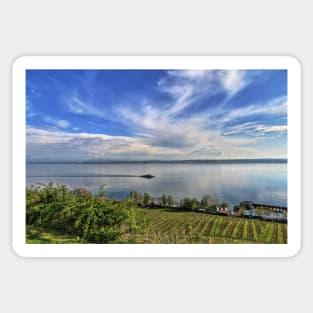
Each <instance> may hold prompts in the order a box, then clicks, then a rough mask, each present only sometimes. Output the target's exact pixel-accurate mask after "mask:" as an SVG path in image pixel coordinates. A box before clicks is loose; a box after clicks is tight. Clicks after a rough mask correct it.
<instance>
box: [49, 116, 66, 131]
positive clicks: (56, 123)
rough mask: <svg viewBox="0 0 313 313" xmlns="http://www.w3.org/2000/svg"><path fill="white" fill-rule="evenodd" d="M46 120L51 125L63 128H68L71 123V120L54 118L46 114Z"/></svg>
mask: <svg viewBox="0 0 313 313" xmlns="http://www.w3.org/2000/svg"><path fill="white" fill-rule="evenodd" d="M44 121H45V122H46V123H47V124H49V125H52V126H55V127H57V128H62V129H67V128H69V127H70V125H71V124H70V122H69V121H66V120H59V119H54V118H51V117H49V116H46V117H45V118H44Z"/></svg>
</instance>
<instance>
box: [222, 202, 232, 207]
mask: <svg viewBox="0 0 313 313" xmlns="http://www.w3.org/2000/svg"><path fill="white" fill-rule="evenodd" d="M221 207H222V208H230V203H229V202H222V203H221Z"/></svg>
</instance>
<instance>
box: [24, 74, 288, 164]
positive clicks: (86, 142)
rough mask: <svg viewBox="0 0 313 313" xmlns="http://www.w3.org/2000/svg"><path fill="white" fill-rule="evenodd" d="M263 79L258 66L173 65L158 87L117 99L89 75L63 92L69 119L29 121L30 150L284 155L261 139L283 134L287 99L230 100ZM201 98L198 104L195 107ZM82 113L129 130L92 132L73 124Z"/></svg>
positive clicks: (121, 155) (138, 155)
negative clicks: (100, 92) (101, 94)
mask: <svg viewBox="0 0 313 313" xmlns="http://www.w3.org/2000/svg"><path fill="white" fill-rule="evenodd" d="M92 79H93V77H92ZM259 79H262V73H259V72H257V71H252V72H251V71H245V70H229V71H227V70H214V71H212V70H210V71H209V70H208V71H207V70H170V71H167V72H166V73H165V75H164V76H163V77H162V78H161V79H158V80H157V82H156V81H155V85H153V86H152V87H151V89H153V93H151V94H146V93H145V92H144V91H143V90H140V89H138V92H137V93H136V96H135V97H134V96H132V94H129V95H126V96H125V95H124V96H123V97H122V96H121V97H120V98H119V97H118V98H119V102H118V103H116V102H114V101H112V98H108V99H106V98H103V97H97V94H96V91H95V90H94V89H93V84H92V80H91V78H88V77H87V78H86V79H85V78H83V79H80V80H79V84H80V86H81V89H78V88H74V87H73V86H71V88H68V89H66V90H63V92H60V93H61V95H62V99H61V100H62V104H63V106H62V110H63V111H66V114H67V115H66V117H65V116H64V118H63V117H62V118H51V117H50V116H49V115H46V116H45V117H44V121H45V123H46V124H47V127H46V128H43V127H42V126H40V127H38V126H37V127H28V129H27V143H28V148H29V149H30V150H29V151H31V154H32V155H33V156H36V157H38V158H39V157H40V155H44V153H46V154H47V151H50V150H51V149H52V148H53V147H54V148H55V149H56V151H58V155H59V157H61V156H62V157H63V158H65V157H67V155H77V156H78V155H79V156H80V158H94V157H96V158H97V157H98V158H106V159H151V158H171V159H191V158H199V159H201V158H204V159H205V158H231V157H236V158H237V157H238V158H240V157H262V156H264V157H275V156H276V157H281V156H282V155H281V154H279V153H282V151H283V149H281V147H280V150H278V148H277V149H276V150H275V147H271V150H270V151H266V149H264V144H265V142H266V140H268V139H267V138H269V137H273V138H274V136H276V135H277V136H278V135H279V134H284V133H286V130H287V126H286V125H285V123H284V118H286V116H287V97H286V96H279V97H277V96H276V97H272V98H268V99H267V100H260V101H254V102H250V101H243V102H242V103H239V104H238V105H236V106H234V105H232V100H233V99H235V97H237V98H236V101H237V102H238V101H239V102H240V100H241V98H240V99H239V100H238V95H241V94H242V93H240V92H241V91H243V90H244V89H245V88H249V86H250V85H251V84H255V81H257V80H259ZM58 84H59V82H58ZM101 88H102V87H101ZM155 94H157V95H158V96H155ZM159 95H161V96H159ZM208 102H210V103H213V104H212V105H207V103H208ZM199 103H200V105H202V107H201V109H200V110H194V108H195V107H197V105H198V104H199ZM68 116H74V117H75V119H73V121H72V120H70V119H67V117H68ZM277 118H283V119H282V120H281V121H279V120H277ZM77 119H80V120H83V123H85V124H88V123H89V125H90V122H93V123H95V124H97V125H100V126H101V124H109V123H110V124H109V125H113V126H114V125H118V129H119V131H120V133H123V134H125V133H126V134H128V135H127V136H120V135H118V134H117V135H110V136H109V135H107V134H105V132H104V133H103V134H102V133H101V132H99V133H97V134H93V133H90V132H88V131H86V128H84V126H82V125H84V124H77V123H76V122H74V121H76V120H77ZM270 120H273V121H274V122H269V121H270ZM78 126H79V127H78ZM96 129H98V128H96V127H95V128H94V130H93V131H94V132H98V130H96ZM124 129H125V130H127V131H126V132H121V130H124ZM83 130H85V131H83ZM277 136H276V137H277ZM44 151H46V152H44ZM283 153H284V152H283Z"/></svg>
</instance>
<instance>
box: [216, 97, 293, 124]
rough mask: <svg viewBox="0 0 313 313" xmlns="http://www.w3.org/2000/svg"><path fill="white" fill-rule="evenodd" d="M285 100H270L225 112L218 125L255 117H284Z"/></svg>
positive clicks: (285, 109)
mask: <svg viewBox="0 0 313 313" xmlns="http://www.w3.org/2000/svg"><path fill="white" fill-rule="evenodd" d="M286 114H287V98H286V97H285V96H283V97H278V98H275V99H271V100H270V101H268V102H265V103H257V104H252V105H247V106H241V107H240V108H237V109H232V110H231V111H228V112H226V113H225V114H223V116H222V117H221V118H220V123H227V122H230V121H233V120H238V119H240V118H247V117H251V116H255V115H286Z"/></svg>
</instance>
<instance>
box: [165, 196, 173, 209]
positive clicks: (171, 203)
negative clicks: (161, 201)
mask: <svg viewBox="0 0 313 313" xmlns="http://www.w3.org/2000/svg"><path fill="white" fill-rule="evenodd" d="M166 203H167V205H168V207H169V208H171V207H172V206H173V204H174V200H173V197H172V196H171V195H168V196H167V197H166Z"/></svg>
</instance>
